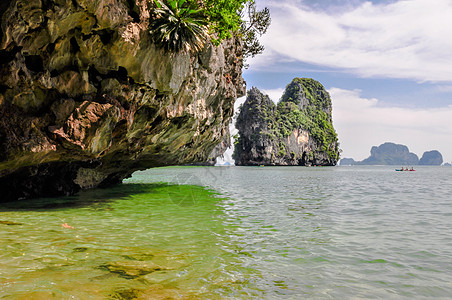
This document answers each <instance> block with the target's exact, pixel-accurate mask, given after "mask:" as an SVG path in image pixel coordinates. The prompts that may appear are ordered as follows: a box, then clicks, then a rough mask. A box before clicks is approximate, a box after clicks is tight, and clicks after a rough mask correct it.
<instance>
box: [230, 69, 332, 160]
mask: <svg viewBox="0 0 452 300" xmlns="http://www.w3.org/2000/svg"><path fill="white" fill-rule="evenodd" d="M236 127H237V129H238V131H239V134H238V140H237V141H236V145H235V151H234V156H233V158H234V159H235V163H236V165H301V166H311V165H322V166H332V165H335V164H336V163H337V160H338V158H339V149H338V142H337V136H336V132H335V130H334V128H333V125H332V119H331V99H330V97H329V94H328V92H327V91H326V90H325V89H324V88H323V86H322V85H321V84H320V83H318V82H317V81H315V80H312V79H306V78H295V79H294V80H293V81H292V82H291V83H290V84H289V85H288V86H287V87H286V90H285V92H284V94H283V96H282V98H281V101H280V102H279V103H278V105H275V104H274V103H273V102H272V101H271V100H270V98H269V97H268V96H266V95H264V94H262V93H261V92H260V91H259V90H258V89H257V88H253V89H251V90H250V91H249V92H248V97H247V99H246V101H245V103H244V104H243V106H242V107H241V109H240V114H239V116H238V118H237V122H236Z"/></svg>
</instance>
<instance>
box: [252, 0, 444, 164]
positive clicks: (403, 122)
mask: <svg viewBox="0 0 452 300" xmlns="http://www.w3.org/2000/svg"><path fill="white" fill-rule="evenodd" d="M257 4H258V6H259V7H261V8H262V7H268V8H269V9H270V13H271V16H272V24H271V26H270V28H269V30H268V32H267V34H265V35H264V36H262V37H261V42H262V43H263V45H264V46H265V48H266V49H265V51H264V53H263V54H261V55H258V56H256V57H255V58H252V59H249V60H248V63H249V64H250V67H249V69H247V70H245V72H244V78H245V80H246V81H247V87H248V89H249V88H251V87H252V86H256V87H258V88H259V89H261V90H263V91H264V92H266V93H267V94H268V95H269V96H270V97H271V98H272V99H273V100H275V101H277V100H278V99H279V97H280V95H281V93H282V91H283V89H284V88H285V86H286V85H287V84H288V83H289V82H290V81H291V80H292V79H293V78H294V77H310V78H314V79H316V80H318V81H320V82H321V83H322V84H323V85H324V86H325V88H326V89H327V90H328V91H329V92H330V95H331V97H332V100H333V122H334V126H335V128H336V131H337V132H338V135H339V142H340V143H341V148H342V149H343V154H342V157H353V158H355V159H356V160H361V159H364V158H366V157H368V156H369V154H370V148H371V147H372V146H374V145H380V144H382V143H384V142H387V141H389V142H395V143H399V144H404V145H407V146H408V148H409V149H410V151H412V152H414V153H416V154H417V155H418V156H419V157H421V156H422V154H423V152H425V151H429V150H439V151H440V152H441V153H442V154H443V158H444V161H445V162H451V161H452V39H451V38H450V37H451V36H452V17H451V16H452V1H449V0H435V1H431V0H403V1H402V0H380V1H376V0H375V1H362V0H323V1H322V0H320V1H319V0H281V1H276V0H273V1H270V0H257Z"/></svg>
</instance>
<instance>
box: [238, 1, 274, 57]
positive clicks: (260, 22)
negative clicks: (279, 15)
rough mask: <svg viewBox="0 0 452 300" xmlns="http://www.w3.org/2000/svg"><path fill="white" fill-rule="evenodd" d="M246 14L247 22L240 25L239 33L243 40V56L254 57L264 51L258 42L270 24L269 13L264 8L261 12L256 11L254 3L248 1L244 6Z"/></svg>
mask: <svg viewBox="0 0 452 300" xmlns="http://www.w3.org/2000/svg"><path fill="white" fill-rule="evenodd" d="M244 11H245V12H247V15H248V16H247V17H246V18H243V17H242V19H246V20H247V21H243V22H242V24H241V30H240V33H241V35H242V39H243V42H244V43H243V56H244V57H245V58H247V57H254V56H256V55H257V54H260V53H262V52H263V51H264V46H263V45H262V44H261V43H260V42H259V39H258V38H259V37H260V36H262V35H263V34H264V33H266V32H267V29H268V27H269V26H270V23H271V18H270V11H269V10H268V8H264V9H263V10H261V11H258V10H257V9H256V5H255V3H254V1H248V2H247V3H246V5H245V10H244Z"/></svg>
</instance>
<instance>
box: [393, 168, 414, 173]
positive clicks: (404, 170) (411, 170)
mask: <svg viewBox="0 0 452 300" xmlns="http://www.w3.org/2000/svg"><path fill="white" fill-rule="evenodd" d="M395 170H396V171H399V172H402V171H403V172H406V171H408V172H414V171H416V170H415V169H404V168H402V169H395Z"/></svg>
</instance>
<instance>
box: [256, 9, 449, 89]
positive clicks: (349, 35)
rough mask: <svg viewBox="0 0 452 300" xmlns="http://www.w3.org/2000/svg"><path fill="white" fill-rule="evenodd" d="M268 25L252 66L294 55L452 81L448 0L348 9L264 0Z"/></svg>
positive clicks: (378, 72)
mask: <svg viewBox="0 0 452 300" xmlns="http://www.w3.org/2000/svg"><path fill="white" fill-rule="evenodd" d="M262 4H263V5H265V6H267V7H269V8H270V10H271V14H272V24H271V26H270V28H269V30H268V32H267V34H265V35H264V36H263V37H262V38H261V41H262V43H263V44H264V45H265V47H266V51H265V52H264V54H263V55H260V56H257V57H256V58H254V59H252V60H251V61H250V63H251V64H252V65H253V68H256V67H257V68H258V67H259V66H262V67H264V66H268V65H269V62H274V63H277V62H278V61H279V60H285V61H287V60H288V59H289V60H295V61H301V62H305V63H309V64H314V65H319V66H327V67H331V68H340V69H347V70H349V71H351V72H353V73H355V74H357V75H360V76H363V77H385V78H406V79H412V80H416V81H420V82H424V81H430V82H451V81H452V68H451V67H450V62H451V61H452V39H451V38H450V37H451V36H452V18H451V16H452V1H450V0H435V1H431V0H409V1H407V0H401V1H397V2H393V3H389V4H373V3H371V2H364V3H362V4H361V5H359V6H354V7H350V8H349V9H348V10H345V11H344V10H340V11H337V12H336V11H331V10H327V11H325V10H323V11H319V10H313V9H312V8H310V7H307V6H305V5H304V4H303V2H301V1H288V2H285V3H282V2H279V1H263V3H262Z"/></svg>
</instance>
